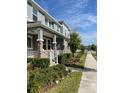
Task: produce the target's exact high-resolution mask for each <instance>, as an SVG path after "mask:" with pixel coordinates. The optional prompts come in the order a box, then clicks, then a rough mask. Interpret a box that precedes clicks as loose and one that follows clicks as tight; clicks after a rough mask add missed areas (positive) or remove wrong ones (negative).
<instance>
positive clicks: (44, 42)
mask: <svg viewBox="0 0 124 93" xmlns="http://www.w3.org/2000/svg"><path fill="white" fill-rule="evenodd" d="M43 49H45V50H46V39H44V41H43Z"/></svg>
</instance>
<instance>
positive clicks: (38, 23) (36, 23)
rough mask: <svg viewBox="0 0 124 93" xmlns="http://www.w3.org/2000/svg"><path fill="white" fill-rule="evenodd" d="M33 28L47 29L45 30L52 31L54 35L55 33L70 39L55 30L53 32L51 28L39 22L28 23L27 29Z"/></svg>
mask: <svg viewBox="0 0 124 93" xmlns="http://www.w3.org/2000/svg"><path fill="white" fill-rule="evenodd" d="M33 27H34V28H35V27H40V28H45V29H48V30H49V31H51V32H52V33H55V34H57V35H60V36H62V37H64V38H65V39H69V38H68V37H66V36H64V35H63V34H61V33H59V32H57V31H55V30H53V29H51V28H49V27H47V26H45V25H43V24H41V22H39V21H38V22H28V23H27V28H33Z"/></svg>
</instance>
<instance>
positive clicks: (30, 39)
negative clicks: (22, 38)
mask: <svg viewBox="0 0 124 93" xmlns="http://www.w3.org/2000/svg"><path fill="white" fill-rule="evenodd" d="M27 45H28V48H33V41H32V36H28V39H27Z"/></svg>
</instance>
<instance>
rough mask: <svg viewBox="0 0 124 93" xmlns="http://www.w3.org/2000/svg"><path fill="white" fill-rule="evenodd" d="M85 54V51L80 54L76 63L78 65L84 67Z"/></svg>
mask: <svg viewBox="0 0 124 93" xmlns="http://www.w3.org/2000/svg"><path fill="white" fill-rule="evenodd" d="M86 55H87V54H86V53H84V54H82V56H81V58H80V62H79V64H78V65H79V66H82V67H84V65H85V59H86Z"/></svg>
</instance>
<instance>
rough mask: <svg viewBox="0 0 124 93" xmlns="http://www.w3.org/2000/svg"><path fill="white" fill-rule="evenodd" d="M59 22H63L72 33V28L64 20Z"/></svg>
mask: <svg viewBox="0 0 124 93" xmlns="http://www.w3.org/2000/svg"><path fill="white" fill-rule="evenodd" d="M59 22H62V23H63V24H64V25H65V26H66V27H67V28H68V29H69V31H70V32H71V29H70V27H69V26H68V24H67V23H66V22H65V21H64V20H60V21H59Z"/></svg>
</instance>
